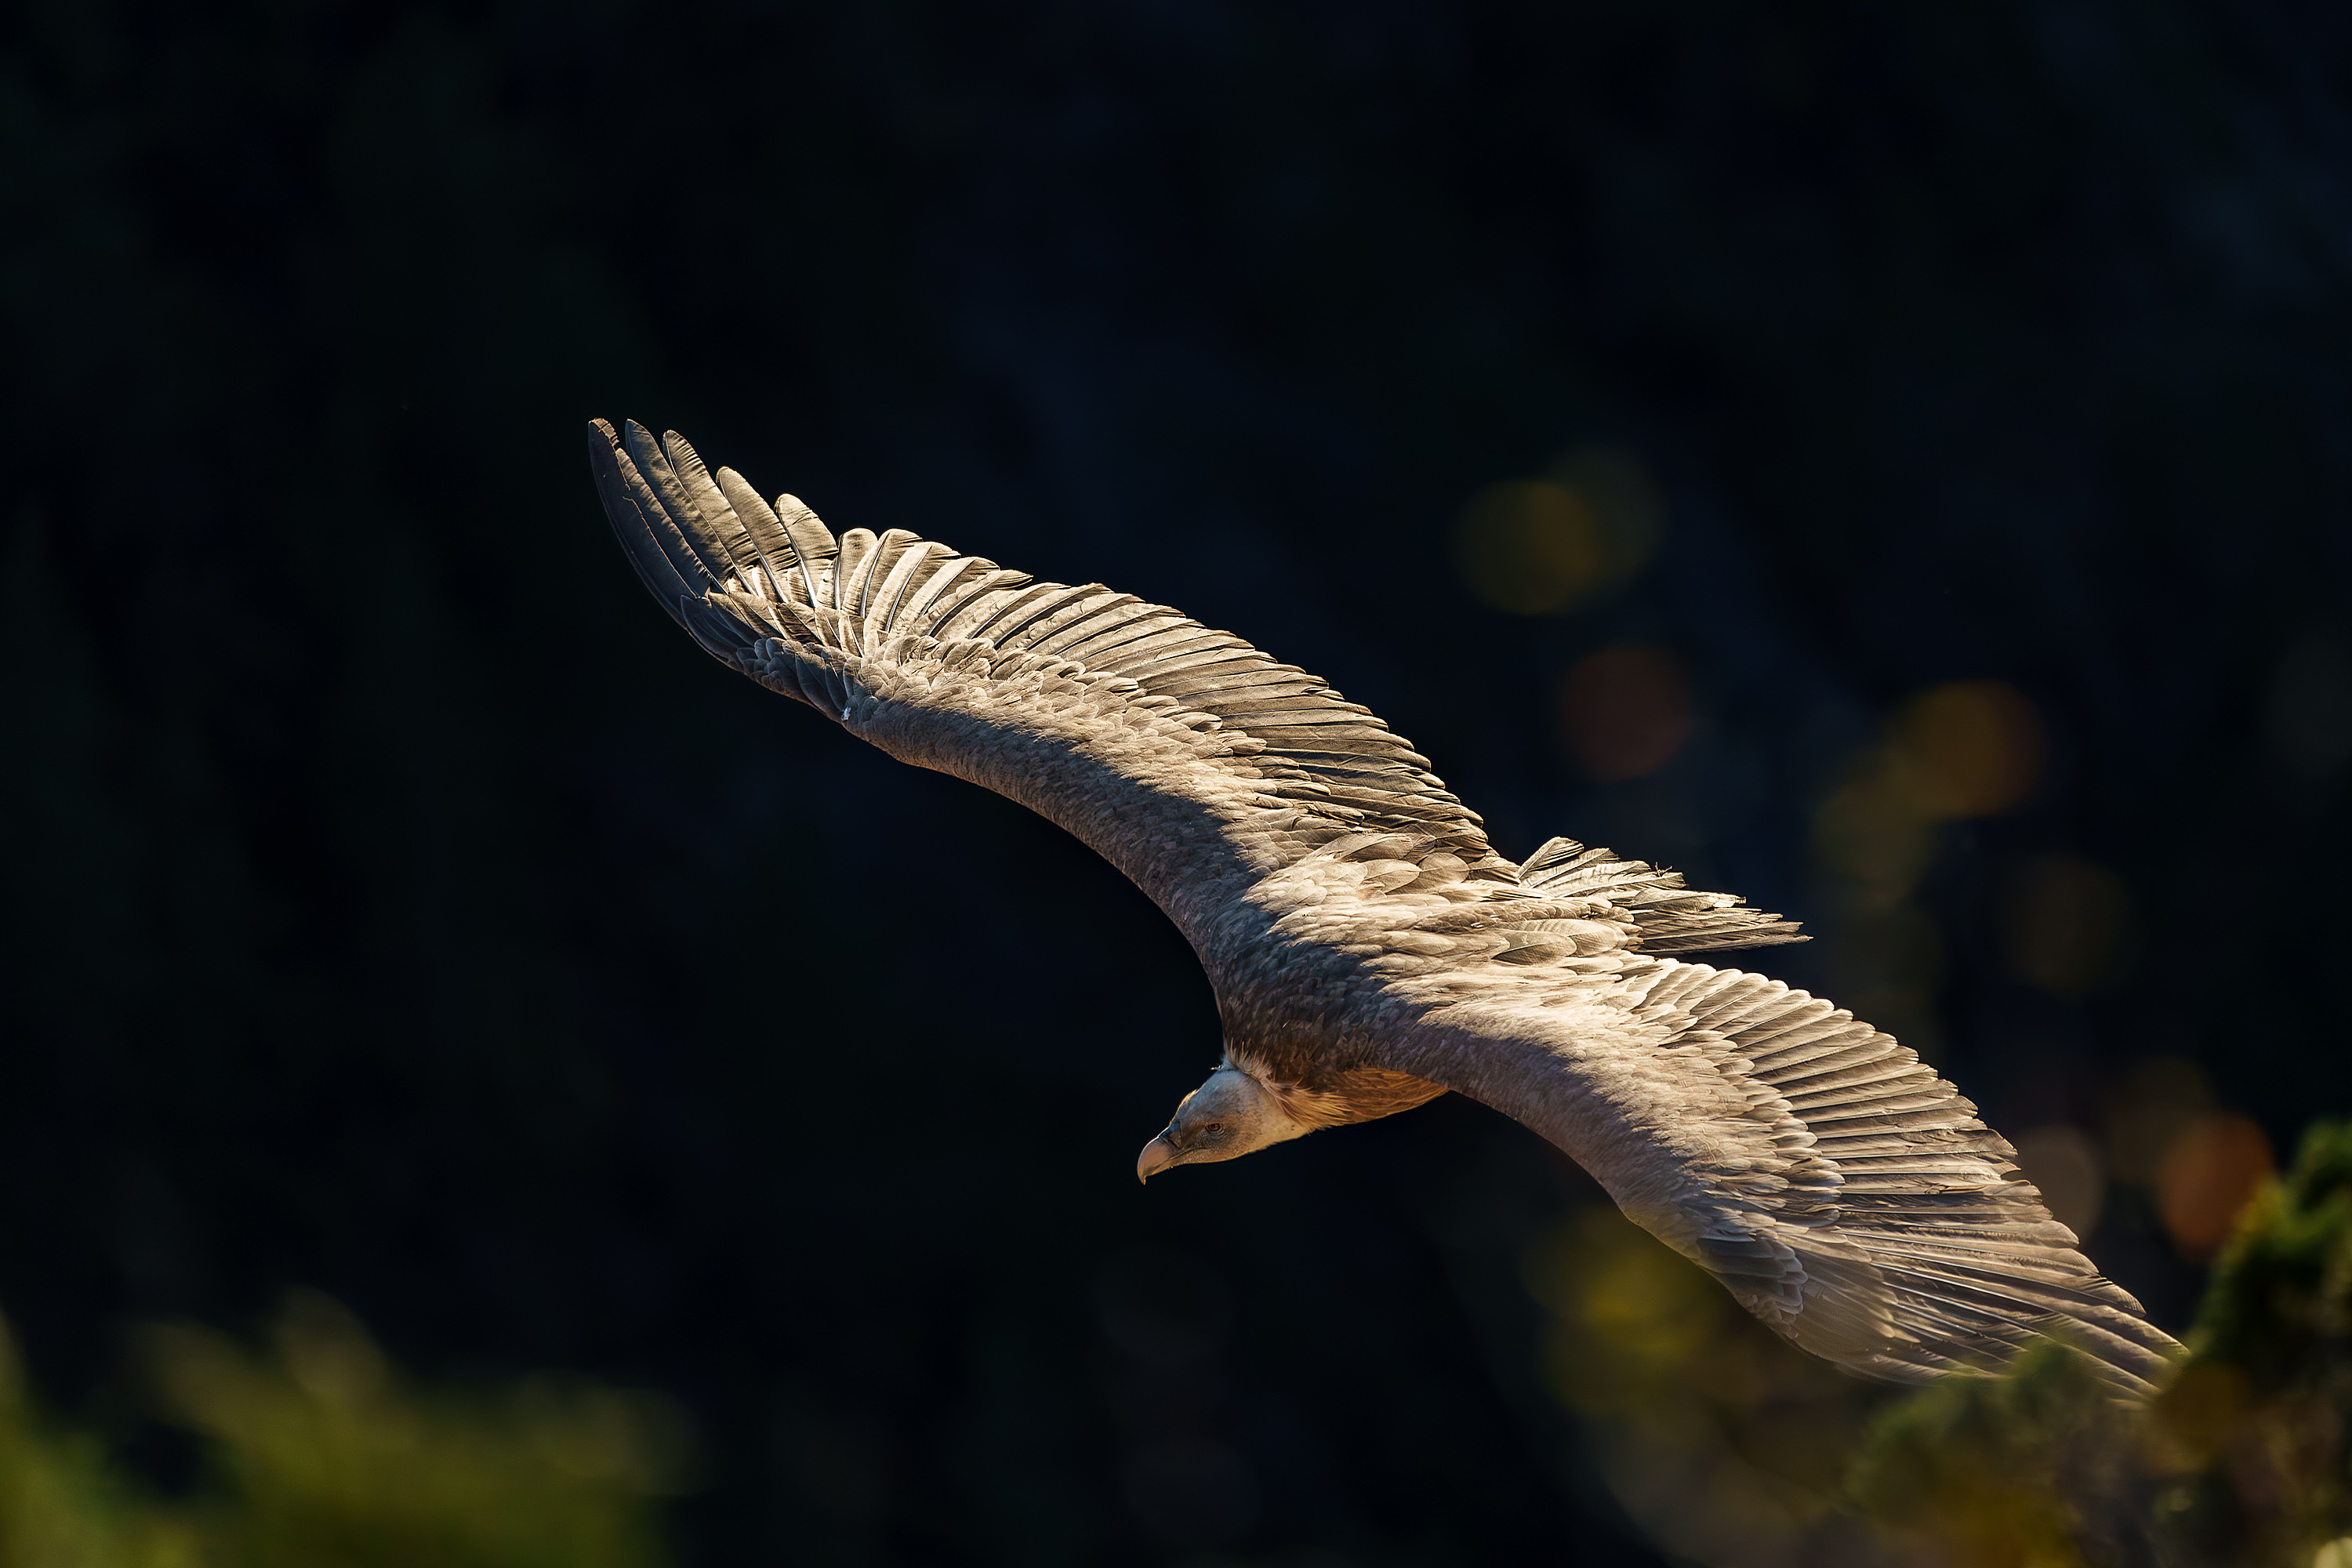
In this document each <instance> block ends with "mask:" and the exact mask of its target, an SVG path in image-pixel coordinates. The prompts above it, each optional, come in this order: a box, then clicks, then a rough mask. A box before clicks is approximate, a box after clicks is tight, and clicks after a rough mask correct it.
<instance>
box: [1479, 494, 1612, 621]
mask: <svg viewBox="0 0 2352 1568" xmlns="http://www.w3.org/2000/svg"><path fill="white" fill-rule="evenodd" d="M1455 546H1456V549H1457V552H1458V553H1459V556H1460V559H1461V563H1462V574H1463V575H1464V576H1465V578H1467V579H1468V580H1469V583H1470V586H1471V587H1472V588H1474V589H1475V590H1476V591H1477V594H1478V596H1479V597H1480V598H1482V599H1485V600H1486V602H1487V603H1488V604H1490V605H1494V606H1495V607H1496V609H1498V610H1507V611H1509V612H1510V613H1511V614H1513V615H1515V616H1547V615H1550V614H1552V613H1553V612H1554V611H1557V610H1564V609H1566V608H1567V607H1568V606H1569V605H1571V604H1574V603H1575V602H1576V601H1577V600H1578V599H1580V598H1582V597H1583V596H1584V595H1586V594H1588V593H1590V592H1591V590H1592V589H1593V588H1594V587H1596V586H1598V585H1599V584H1600V581H1601V566H1602V564H1603V559H1604V546H1603V542H1602V539H1601V520H1600V518H1598V517H1597V516H1595V515H1594V514H1593V510H1592V509H1591V507H1590V506H1588V505H1586V504H1585V502H1584V500H1582V498H1580V496H1578V495H1577V494H1576V493H1575V492H1574V491H1572V490H1570V489H1567V488H1566V487H1565V486H1562V485H1556V484H1554V483H1552V482H1551V481H1550V480H1549V479H1513V480H1507V481H1505V482H1504V483H1501V484H1493V485H1488V486H1487V487H1486V489H1482V490H1480V491H1479V492H1478V493H1477V494H1476V495H1475V496H1473V497H1471V498H1470V504H1469V506H1468V507H1466V508H1465V509H1464V511H1463V514H1462V526H1461V529H1460V531H1459V532H1458V533H1457V534H1456V536H1455Z"/></svg>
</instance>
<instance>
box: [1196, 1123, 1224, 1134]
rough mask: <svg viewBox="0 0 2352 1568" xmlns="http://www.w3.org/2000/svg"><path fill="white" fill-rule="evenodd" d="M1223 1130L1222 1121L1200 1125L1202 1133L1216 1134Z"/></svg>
mask: <svg viewBox="0 0 2352 1568" xmlns="http://www.w3.org/2000/svg"><path fill="white" fill-rule="evenodd" d="M1224 1130H1225V1124H1224V1123H1223V1122H1222V1121H1203V1122H1202V1123H1201V1131H1202V1132H1204V1133H1218V1132H1223V1131H1224Z"/></svg>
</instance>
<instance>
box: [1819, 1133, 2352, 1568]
mask: <svg viewBox="0 0 2352 1568" xmlns="http://www.w3.org/2000/svg"><path fill="white" fill-rule="evenodd" d="M2347 1418H2352V1122H2345V1121H2336V1122H2323V1123H2321V1124H2318V1125H2316V1126H2315V1127H2313V1128H2312V1129H2311V1130H2310V1131H2308V1132H2307V1133H2306V1134H2305V1138H2304V1141H2303V1147H2302V1150H2301V1152H2300V1153H2299V1155H2298V1157H2297V1158H2296V1160H2295V1163H2294V1168H2293V1169H2292V1170H2291V1171H2290V1172H2289V1173H2287V1174H2286V1176H2285V1177H2284V1179H2283V1180H2281V1181H2278V1182H2276V1183H2273V1184H2270V1185H2269V1186H2268V1187H2266V1188H2265V1189H2264V1190H2263V1192H2262V1193H2261V1194H2259V1195H2258V1196H2257V1197H2256V1198H2255V1199H2254V1201H2253V1202H2252V1204H2251V1205H2248V1206H2247V1208H2246V1211H2245V1213H2244V1214H2243V1215H2242V1216H2241V1218H2240V1220H2239V1222H2238V1227H2237V1230H2236V1233H2235V1235H2234V1237H2232V1239H2231V1242H2230V1244H2229V1246H2228V1247H2227V1248H2226V1249H2225V1250H2224V1251H2223V1252H2222V1254H2221V1257H2220V1258H2218V1259H2217V1260H2216V1261H2215V1264H2214V1268H2213V1275H2212V1280H2211V1283H2210V1286H2209V1288H2208V1289H2207V1291H2206V1295H2205V1300H2204V1303H2203V1306H2202V1308H2201V1309H2200V1312H2199V1315H2198V1320H2197V1324H2196V1327H2195V1329H2194V1331H2192V1332H2191V1333H2190V1335H2189V1352H2188V1354H2187V1356H2186V1357H2185V1358H2184V1359H2183V1361H2182V1363H2181V1365H2180V1368H2179V1372H2178V1373H2176V1374H2175V1375H2174V1377H2173V1378H2172V1380H2171V1382H2170V1383H2169V1384H2167V1386H2166V1387H2165V1389H2164V1391H2163V1393H2162V1394H2159V1395H2158V1397H2157V1399H2156V1400H2155V1401H2154V1402H2153V1404H2151V1405H2148V1406H2147V1407H2145V1408H2139V1409H2124V1408H2121V1407H2118V1406H2116V1405H2114V1404H2112V1403H2111V1402H2110V1401H2109V1400H2108V1399H2107V1398H2106V1397H2105V1395H2104V1394H2102V1393H2101V1391H2100V1389H2099V1386H2098V1384H2097V1383H2096V1381H2095V1379H2094V1378H2093V1377H2092V1376H2091V1375H2090V1373H2088V1372H2087V1371H2086V1370H2085V1369H2084V1366H2083V1365H2082V1363H2081V1361H2080V1358H2079V1357H2077V1356H2076V1355H2075V1354H2074V1352H2072V1351H2070V1350H2068V1349H2066V1348H2065V1347H2063V1346H2061V1345H2047V1346H2044V1347H2042V1349H2040V1350H2038V1351H2036V1352H2034V1353H2032V1355H2029V1356H2028V1357H2027V1358H2026V1359H2025V1360H2024V1361H2023V1362H2022V1363H2021V1365H2020V1366H2019V1368H2018V1370H2017V1372H2016V1373H2014V1374H2013V1375H2011V1376H2010V1377H2008V1378H2003V1379H1999V1380H1961V1381H1954V1382H1950V1383H1947V1384H1939V1385H1937V1386H1936V1387H1933V1388H1928V1389H1923V1390H1921V1391H1920V1392H1918V1393H1916V1394H1911V1395H1909V1396H1907V1397H1906V1398H1905V1399H1904V1400H1902V1401H1900V1402H1899V1403H1896V1404H1895V1405H1892V1406H1890V1407H1889V1408H1888V1409H1886V1410H1885V1412H1883V1413H1882V1414H1881V1415H1880V1416H1879V1417H1878V1419H1877V1420H1876V1421H1875V1422H1874V1425H1873V1426H1872V1427H1871V1428H1870V1430H1869V1432H1868V1433H1867V1434H1866V1435H1865V1436H1864V1441H1863V1443H1862V1445H1861V1447H1860V1448H1859V1450H1858V1452H1857V1455H1856V1458H1855V1464H1854V1471H1853V1497H1854V1500H1856V1501H1857V1502H1858V1503H1859V1504H1860V1505H1861V1506H1862V1507H1863V1509H1864V1510H1866V1511H1867V1512H1869V1513H1870V1514H1871V1515H1872V1516H1873V1517H1874V1518H1875V1519H1877V1520H1879V1521H1881V1522H1883V1523H1885V1525H1887V1526H1889V1527H1891V1528H1892V1529H1893V1530H1894V1531H1895V1532H1896V1533H1897V1534H1898V1535H1900V1536H1901V1537H1903V1538H1905V1539H1906V1540H1907V1541H1908V1542H1910V1543H1911V1544H1912V1545H1913V1546H1914V1547H1915V1548H1916V1552H1917V1553H1918V1555H1919V1557H1920V1559H1921V1560H1929V1559H1932V1560H1936V1561H1940V1562H1946V1563H1958V1564H1968V1565H1970V1568H1975V1565H1979V1564H1981V1565H1983V1568H2001V1565H2008V1564H2020V1565H2022V1564H2036V1565H2039V1564H2053V1565H2057V1564H2070V1565H2071V1564H2093V1563H2153V1564H2160V1565H2165V1568H2169V1565H2172V1564H2183V1565H2186V1564H2195V1563H2231V1564H2245V1565H2247V1568H2268V1565H2271V1564H2277V1565H2279V1568H2290V1565H2291V1568H2305V1564H2309V1563H2314V1562H2315V1561H2321V1560H2324V1559H2323V1558H2322V1555H2321V1554H2322V1553H2323V1552H2324V1551H2325V1552H2335V1553H2336V1555H2337V1556H2341V1554H2342V1549H2341V1548H2337V1547H2334V1546H2331V1544H2330V1543H2331V1542H2338V1541H2340V1540H2341V1539H2342V1538H2344V1537H2345V1536H2346V1535H2347V1534H2352V1493H2347V1487H2346V1481H2345V1463H2346V1458H2347V1445H2346V1441H2345V1436H2346V1426H2347Z"/></svg>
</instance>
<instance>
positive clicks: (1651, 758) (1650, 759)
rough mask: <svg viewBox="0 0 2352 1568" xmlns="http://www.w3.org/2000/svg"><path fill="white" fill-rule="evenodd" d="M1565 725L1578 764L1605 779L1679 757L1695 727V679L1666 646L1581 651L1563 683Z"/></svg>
mask: <svg viewBox="0 0 2352 1568" xmlns="http://www.w3.org/2000/svg"><path fill="white" fill-rule="evenodd" d="M1559 728H1560V734H1561V736H1562V737H1563V738H1564V739H1565V740H1566V741H1567V742H1568V749H1569V751H1570V753H1572V754H1573V755H1574V756H1575V758H1576V761H1577V764H1578V765H1579V766H1580V767H1581V768H1583V770H1584V771H1585V772H1586V773H1589V774H1590V775H1591V776H1592V777H1593V778H1596V779H1600V780H1601V781H1603V782H1604V783H1613V782H1615V781H1617V780H1621V779H1637V778H1642V777H1644V776H1646V775H1647V774H1650V773H1656V772H1657V771H1658V770H1659V769H1660V768H1663V767H1664V766H1665V765H1666V764H1667V763H1670V762H1672V761H1674V759H1675V753H1676V752H1680V751H1681V750H1682V749H1683V743H1684V742H1685V741H1688V740H1689V739H1690V733H1691V694H1690V682H1689V681H1688V680H1687V679H1685V677H1684V675H1683V669H1682V666H1681V664H1680V663H1679V662H1677V661H1676V660H1675V656H1674V655H1673V654H1671V653H1668V652H1667V651H1666V650H1665V649H1664V648H1661V647H1609V648H1602V649H1601V651H1600V652H1599V653H1596V654H1591V655H1589V656H1587V657H1586V658H1581V659H1580V660H1578V661H1577V662H1576V664H1575V665H1574V666H1572V667H1571V668H1570V670H1569V672H1568V675H1567V678H1566V679H1563V680H1562V681H1561V682H1560V686H1559Z"/></svg>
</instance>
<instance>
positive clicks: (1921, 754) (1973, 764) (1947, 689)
mask: <svg viewBox="0 0 2352 1568" xmlns="http://www.w3.org/2000/svg"><path fill="white" fill-rule="evenodd" d="M1891 742H1892V743H1891V745H1890V747H1889V752H1890V758H1889V760H1890V762H1891V763H1893V764H1894V769H1895V782H1896V784H1898V786H1899V787H1900V788H1901V789H1902V790H1903V791H1904V793H1905V794H1906V795H1910V796H1911V797H1912V799H1913V801H1914V803H1915V805H1916V807H1917V808H1918V809H1919V810H1920V811H1921V812H1922V813H1923V814H1924V815H1927V816H1937V817H1961V816H1992V815H1993V814H1994V813H1996V812H2000V811H2006V810H2008V809H2009V808H2010V807H2011V806H2012V805H2016V804H2017V803H2018V802H2019V801H2021V800H2023V799H2024V798H2025V796H2026V795H2028V794H2029V793H2031V792H2032V788H2033V784H2034V781H2035V780H2036V779H2037V778H2039V777H2040V776H2041V773H2042V759H2043V756H2044V753H2045V752H2046V749H2047V748H2046V744H2045V742H2044V741H2043V738H2042V718H2041V715H2040V714H2039V713H2037V712H2036V711H2035V710H2034V707H2033V704H2032V702H2031V701H2030V700H2027V698H2026V696H2025V694H2024V693H2023V692H2021V691H2019V690H2018V689H2016V688H2015V687H2013V686H2011V685H2009V684H2008V683H2007V682H2005V681H2000V680H1955V681H1950V682H1948V683H1946V684H1945V685H1942V686H1938V687H1935V688H1933V689H1929V690H1927V691H1923V692H1921V693H1920V694H1919V695H1918V696H1916V697H1915V698H1913V699H1911V700H1910V701H1908V702H1906V703H1905V704H1904V705H1903V708H1902V710H1901V711H1899V712H1898V713H1897V714H1896V715H1895V722H1894V725H1893V733H1892V736H1891Z"/></svg>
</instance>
